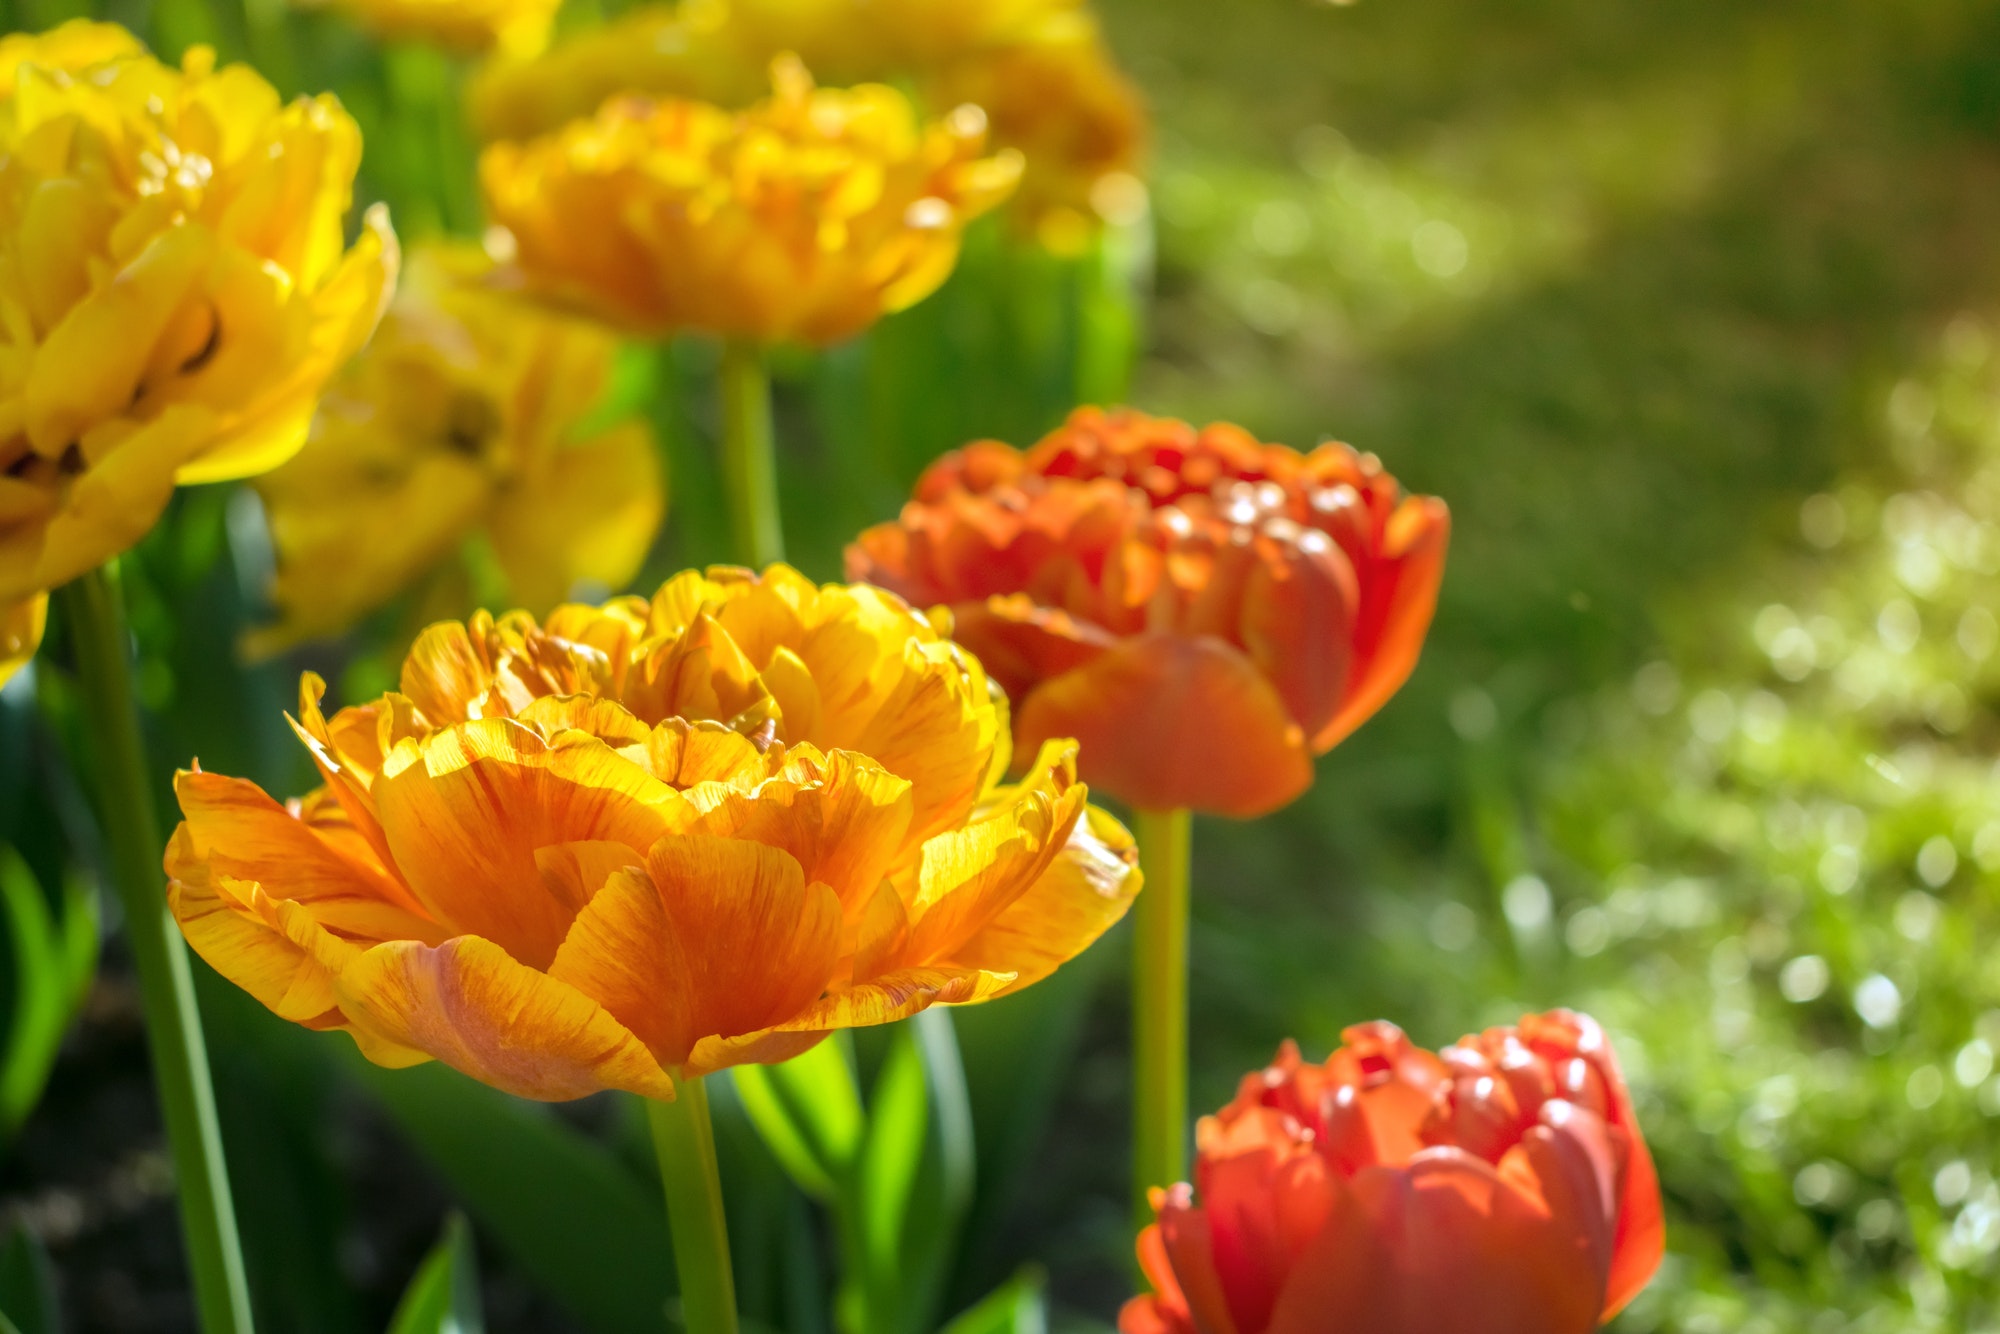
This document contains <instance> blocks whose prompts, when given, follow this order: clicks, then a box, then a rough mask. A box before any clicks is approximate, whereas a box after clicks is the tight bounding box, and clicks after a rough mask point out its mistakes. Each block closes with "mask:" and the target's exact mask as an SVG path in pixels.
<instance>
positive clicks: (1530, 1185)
mask: <svg viewBox="0 0 2000 1334" xmlns="http://www.w3.org/2000/svg"><path fill="white" fill-rule="evenodd" d="M1344 1041H1345V1043H1346V1045H1345V1046H1343V1047H1341V1048H1340V1050H1338V1051H1336V1052H1334V1053H1333V1055H1332V1056H1330V1057H1328V1058H1327V1061H1326V1064H1325V1065H1321V1066H1315V1065H1308V1064H1306V1063H1304V1062H1302V1061H1301V1060H1300V1059H1299V1053H1298V1049H1297V1048H1296V1047H1294V1046H1292V1045H1291V1044H1290V1043H1287V1044H1285V1047H1284V1048H1283V1049H1282V1050H1281V1051H1280V1052H1279V1055H1278V1060H1277V1063H1276V1064H1274V1065H1273V1066H1272V1067H1271V1068H1270V1069H1268V1070H1265V1071H1262V1072H1260V1073H1258V1074H1254V1075H1250V1076H1248V1077H1247V1078H1245V1079H1244V1081H1243V1087H1242V1089H1241V1091H1240V1092H1238V1094H1237V1096H1236V1100H1235V1101H1234V1102H1232V1103H1230V1105H1229V1106H1227V1107H1225V1108H1224V1109H1223V1110H1222V1111H1221V1112H1220V1113H1218V1114H1217V1115H1215V1116H1213V1117H1205V1118H1203V1120H1202V1123H1201V1125H1200V1127H1199V1129H1198V1131H1197V1146H1198V1150H1197V1151H1198V1163H1197V1166H1196V1169H1195V1188H1194V1189H1193V1190H1192V1191H1190V1190H1189V1188H1188V1187H1187V1186H1185V1185H1181V1186H1176V1187H1174V1188H1173V1189H1172V1190H1166V1191H1161V1190H1156V1191H1154V1193H1153V1194H1154V1204H1155V1208H1156V1209H1157V1210H1158V1212H1159V1222H1158V1223H1157V1224H1156V1225H1154V1226H1152V1227H1149V1228H1147V1229H1146V1231H1145V1233H1144V1234H1143V1235H1142V1236H1141V1237H1140V1239H1139V1258H1140V1263H1141V1265H1142V1266H1143V1268H1144V1269H1145V1272H1146V1275H1147V1277H1148V1279H1150V1280H1151V1283H1152V1286H1153V1295H1151V1296H1146V1297H1139V1298H1135V1299H1134V1300H1132V1301H1131V1302H1129V1303H1127V1304H1126V1307H1125V1310H1124V1311H1123V1312H1122V1313H1121V1315H1120V1317H1119V1322H1118V1327H1119V1329H1120V1330H1121V1331H1122V1332H1123V1334H1195V1331H1197V1330H1201V1331H1208V1332H1209V1334H1266V1332H1267V1331H1268V1334H1334V1331H1342V1334H1344V1332H1345V1331H1347V1330H1359V1329H1365V1330H1367V1331H1369V1334H1435V1332H1436V1331H1439V1330H1451V1331H1453V1332H1454V1334H1589V1331H1591V1330H1594V1329H1596V1328H1597V1327H1598V1326H1599V1325H1600V1324H1602V1323H1603V1322H1604V1321H1606V1320H1609V1319H1610V1318H1611V1317H1612V1316H1613V1315H1614V1314H1616V1313H1617V1312H1618V1311H1619V1310H1620V1309H1621V1308H1622V1307H1623V1306H1624V1305H1625V1304H1626V1303H1627V1302H1629V1301H1630V1300H1631V1299H1632V1298H1633V1296H1635V1295H1636V1294H1637V1293H1638V1291H1639V1290H1640V1289H1641V1288H1643V1287H1644V1286H1645V1285H1646V1281H1647V1280H1648V1279H1649V1278H1651V1277H1652V1274H1653V1270H1654V1269H1655V1268H1657V1267H1658V1265H1659V1262H1660V1256H1661V1253H1662V1249H1663V1239H1664V1230H1663V1226H1662V1223H1661V1214H1660V1188H1659V1181H1658V1179H1657V1177H1656V1176H1655V1175H1654V1171H1653V1160H1652V1156H1651V1155H1650V1154H1649V1153H1648V1152H1647V1150H1646V1141H1645V1139H1644V1138H1643V1137H1642V1136H1641V1135H1640V1133H1639V1125H1638V1122H1637V1120H1636V1119H1635V1118H1634V1116H1633V1112H1632V1101H1631V1097H1630V1095H1629V1094H1628V1093H1627V1091H1626V1088H1625V1081H1624V1078H1623V1076H1622V1075H1620V1073H1619V1070H1618V1062H1617V1059H1616V1057H1614V1056H1613V1055H1612V1051H1611V1045H1610V1043H1609V1042H1608V1041H1607V1040H1606V1039H1605V1036H1604V1033H1603V1031H1602V1030H1601V1029H1599V1028H1598V1026H1597V1025H1596V1023H1595V1022H1593V1021H1592V1020H1590V1019H1589V1018H1587V1017H1585V1016H1583V1015H1579V1014H1572V1013H1570V1012H1569V1011H1567V1010H1556V1011H1552V1012H1550V1013H1548V1014H1541V1015H1529V1016H1527V1017H1525V1018H1524V1019H1522V1020H1521V1022H1520V1023H1519V1024H1518V1025H1515V1026H1512V1027H1508V1028H1494V1029H1488V1030H1487V1031H1486V1032H1485V1033H1482V1034H1480V1035H1478V1036H1477V1037H1469V1038H1466V1039H1465V1040H1464V1041H1463V1042H1461V1043H1459V1045H1457V1046H1455V1047H1447V1048H1446V1049H1445V1050H1444V1051H1442V1052H1440V1053H1438V1054H1437V1055H1436V1056H1433V1055H1431V1054H1430V1053H1429V1052H1426V1051H1420V1050H1418V1049H1417V1048H1415V1047H1413V1046H1411V1045H1410V1042H1409V1039H1408V1038H1406V1037H1404V1036H1403V1034H1402V1032H1401V1030H1399V1029H1397V1028H1396V1027H1395V1026H1394V1025H1393V1024H1387V1023H1373V1024H1364V1025H1361V1026H1360V1027H1357V1028H1351V1029H1349V1030H1348V1031H1347V1032H1346V1034H1345V1035H1344ZM1197 1196H1198V1197H1199V1199H1200V1203H1199V1204H1197V1203H1195V1199H1196V1197H1197Z"/></svg>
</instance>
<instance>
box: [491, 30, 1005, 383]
mask: <svg viewBox="0 0 2000 1334" xmlns="http://www.w3.org/2000/svg"><path fill="white" fill-rule="evenodd" d="M771 73H772V80H773V83H774V85H775V88H774V93H773V95H772V97H771V98H770V100H768V101H766V102H762V103H759V104H758V105H757V106H755V107H752V108H751V109H750V110H748V111H746V112H742V113H740V114H738V113H732V112H728V111H724V110H722V109H721V108H719V107H714V106H710V105H708V104H706V103H700V102H680V101H663V102H654V101H650V100H648V99H645V98H640V97H626V98H619V99H616V100H613V101H611V102H609V103H607V104H606V105H605V106H604V108H603V109H602V110H601V111H599V112H598V114H597V116H596V117H595V118H594V119H592V120H589V121H582V122H578V123H575V124H572V125H570V126H568V127H566V128H564V129H563V130H561V131H559V132H558V133H556V134H553V135H550V136H547V137H545V138H542V139H538V140H534V141H532V142H529V143H527V144H511V143H501V144H495V145H492V146H490V147H489V148H488V149H487V150H486V152H485V154H484V156H483V157H482V159H481V162H480V178H481V181H482V183H483V185H484V188H485V192H486V199H487V205H488V207H489V209H490V210H491V212H492V214H493V218H494V221H495V222H496V223H497V224H499V225H500V226H501V227H504V228H505V229H506V230H507V232H508V234H509V236H510V237H511V246H512V250H513V253H512V255H511V256H510V259H511V260H512V261H513V263H514V264H515V266H516V267H517V270H518V272H519V274H520V276H521V280H522V282H523V283H524V285H525V286H526V287H527V289H528V290H530V291H532V292H534V293H536V294H538V295H541V296H544V297H547V298H548V299H550V300H552V301H554V302H557V303H559V304H562V305H565V306H568V307H571V308H574V309H578V310H582V311H587V312H590V313H592V314H594V315H597V316H598V317H600V318H603V319H605V320H607V321H608V322H610V323H612V324H615V325H617V326H619V327H621V328H625V329H630V330H634V331H637V332H642V333H650V334H655V335H657V334H663V333H667V332H670V331H674V330H678V329H699V330H704V331H707V332H712V333H718V334H724V335H730V336H739V337H747V338H751V339H755V340H758V341H762V342H774V341H781V340H801V341H805V342H809V343H827V342H833V341H835V340H838V339H841V338H844V337H847V336H849V335H851V334H854V333H857V332H859V331H860V330H862V329H864V328H866V327H867V326H868V325H870V324H872V323H873V322H874V321H875V320H876V319H878V318H879V317H880V316H881V315H883V314H885V313H887V312H889V311H894V310H901V309H902V308H904V307H906V306H909V305H911V304H913V303H915V302H917V301H920V300H922V299H923V298H924V297H926V296H928V295H929V294H930V293H931V292H933V291H935V290H936V289H937V286H938V284H940V283H942V282H943V281H944V280H945V278H946V277H947V276H948V275H949V274H950V272H951V267H952V264H953V262H954V261H955V260H956V258H957V255H958V246H959V236H960V234H961V232H962V231H963V230H964V227H965V224H966V223H967V222H968V221H969V220H970V219H972V218H975V217H977V216H978V215H979V214H981V213H984V212H985V211H987V210H988V209H990V208H992V207H993V206H994V205H995V204H996V203H998V202H999V201H1001V200H1002V199H1004V198H1006V197H1007V195H1008V193H1009V192H1010V191H1012V190H1013V188H1014V185H1015V183H1016V181H1017V180H1018V179H1019V177H1020V171H1021V163H1020V155H1019V154H1018V153H1014V152H1012V151H1002V152H1001V153H999V154H998V155H996V156H992V157H984V156H981V154H982V153H983V152H984V150H985V143H986V118H985V116H984V114H983V113H981V112H980V111H979V110H978V109H977V108H976V107H964V108H961V109H959V110H958V111H955V112H953V113H952V114H951V115H950V116H948V117H946V118H945V119H943V120H940V121H933V122H930V123H928V124H924V123H920V122H919V120H918V119H917V116H916V113H915V111H914V110H913V109H912V108H911V106H910V104H909V101H908V99H906V98H905V97H904V96H903V95H902V94H901V93H898V92H897V91H895V90H894V89H893V88H888V87H885V86H882V85H879V84H877V85H864V86H862V87H857V88H851V89H822V88H815V87H814V86H813V82H812V77H811V75H809V74H808V73H807V72H806V71H805V68H804V67H803V66H802V65H800V64H799V63H798V61H796V60H792V59H780V60H778V61H776V62H774V63H773V65H772V70H771Z"/></svg>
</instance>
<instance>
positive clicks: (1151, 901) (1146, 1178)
mask: <svg viewBox="0 0 2000 1334" xmlns="http://www.w3.org/2000/svg"><path fill="white" fill-rule="evenodd" d="M1133 825H1134V827H1135V829H1136V830H1137V833H1138V836H1139V865H1140V866H1141V867H1142V868H1143V869H1144V870H1145V873H1146V888H1145V889H1144V890H1143V891H1141V892H1140V894H1139V901H1138V902H1137V903H1136V904H1135V905H1133V910H1132V915H1133V917H1134V919H1135V925H1136V929H1135V931H1134V933H1133V937H1132V944H1133V949H1134V951H1135V953H1134V957H1133V960H1132V1121H1133V1126H1132V1191H1133V1209H1134V1211H1135V1215H1136V1217H1137V1219H1138V1221H1139V1222H1140V1224H1141V1225H1144V1224H1146V1223H1149V1222H1151V1221H1152V1218H1153V1210H1152V1206H1151V1205H1150V1204H1148V1203H1147V1201H1146V1192H1147V1190H1149V1189H1150V1188H1152V1187H1154V1186H1170V1185H1173V1184H1174V1183H1175V1182H1178V1181H1185V1180H1187V1119H1188V1116H1187V1112H1188V1092H1187V1070H1188V902H1189V900H1188V855H1189V851H1190V848H1191V847H1192V844H1193V822H1192V820H1191V819H1190V817H1189V814H1188V812H1187V811H1186V810H1185V809H1181V810H1171V811H1135V812H1134V813H1133Z"/></svg>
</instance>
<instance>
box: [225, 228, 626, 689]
mask: <svg viewBox="0 0 2000 1334" xmlns="http://www.w3.org/2000/svg"><path fill="white" fill-rule="evenodd" d="M486 269H487V265H486V262H485V261H484V260H483V258H482V257H481V256H480V254H479V252H478V251H476V250H472V249H469V248H459V247H456V246H428V247H424V248H420V249H418V250H416V251H415V252H413V254H412V255H411V257H410V262H409V263H408V265H406V266H405V269H404V273H403V281H402V284H401V286H400V288H399V290H398V291H397V294H396V300H395V302H394V303H393V304H392V305H391V306H390V308H389V313H388V315H387V316H386V317H385V318H384V320H383V322H382V327H381V329H380V330H379V331H377V333H376V335H375V338H374V340H373V341H372V342H371V343H370V344H369V345H368V347H367V349H366V350H364V351H363V352H362V353H361V355H360V356H358V357H356V358H355V359H354V361H353V362H352V363H350V364H349V366H348V368H347V370H346V371H345V372H344V373H343V374H342V375H341V376H340V377H339V378H338V379H337V380H335V381H334V384H333V386H332V387H331V388H330V389H329V391H328V393H327V396H326V398H325V399H324V400H323V401H322V402H321V404H320V410H319V416H318V417H317V418H316V419H315V421H314V423H313V433H312V437H311V439H310V440H309V441H308V442H307V444H306V447H305V449H304V450H302V451H301V452H300V453H299V455H298V457H297V458H295V459H293V460H292V461H291V462H290V463H287V464H286V465H285V466H284V467H282V468H279V469H278V470H277V471H275V472H272V473H268V474H266V475H265V476H264V477H262V478H260V479H259V481H258V486H257V489H258V491H259V493H260V494H261V495H262V496H263V499H264V507H265V512H266V514H267V516H268V518H269V521H270V528H271V538H272V543H273V545H274V546H275V548H276V551H277V558H278V577H277V584H276V587H275V589H274V590H273V600H274V601H275V603H276V604H277V607H278V611H279V615H280V618H281V619H280V621H279V623H278V624H277V625H276V626H274V627H272V628H271V629H270V630H268V631H265V632H263V633H260V634H259V635H257V636H256V637H255V639H254V641H253V645H254V646H255V647H256V648H258V649H259V650H260V651H265V650H269V649H272V648H276V647H279V646H282V645H284V644H287V643H290V642H293V641H295V640H299V639H305V638H311V637H316V636H328V635H334V634H338V633H339V632H341V631H342V630H345V629H346V628H347V627H348V626H350V625H352V624H353V623H354V622H355V621H357V620H359V619H360V618H361V617H362V616H364V615H365V614H367V613H368V612H370V611H372V610H373V609H375V608H376V607H379V606H380V605H382V604H383V603H385V602H387V601H388V600H389V599H390V598H392V597H394V596H395V595H396V594H397V593H398V592H400V591H401V590H403V589H405V588H408V587H410V586H411V585H412V584H414V583H417V582H418V581H419V580H420V579H424V578H426V577H429V576H433V575H437V574H439V572H440V570H441V567H442V568H443V569H444V571H445V575H444V577H445V578H447V579H449V578H450V575H451V574H452V573H459V574H460V575H461V577H460V578H459V579H458V581H457V582H456V584H455V585H454V586H455V587H456V588H457V589H458V593H459V595H458V596H456V597H450V598H448V599H446V600H448V601H449V602H451V603H452V604H454V609H456V608H459V607H463V606H465V605H467V603H468V602H470V600H471V599H470V598H469V597H467V596H465V588H464V580H463V578H462V570H459V569H458V568H457V567H455V566H454V565H453V558H454V557H455V556H456V555H457V554H458V553H459V551H460V549H461V547H462V546H463V544H464V543H465V541H466V540H467V539H468V538H469V537H471V536H473V535H474V534H478V535H480V536H482V537H484V538H485V540H486V542H487V545H488V547H489V548H490V550H491V552H492V555H493V557H494V559H495V560H496V562H497V564H498V566H499V570H500V574H501V575H502V576H503V577H504V579H505V583H506V590H507V593H508V598H509V601H511V602H513V603H514V604H515V605H518V606H522V607H525V608H527V609H528V610H529V611H531V612H534V613H535V614H537V615H539V614H541V613H544V612H547V611H549V610H550V609H551V608H553V607H554V606H555V605H556V604H557V603H559V602H561V601H562V600H563V599H564V598H565V597H567V596H569V595H570V591H571V589H573V588H575V587H576V586H577V585H579V584H585V585H589V584H595V585H597V586H599V587H600V588H618V587H621V586H623V585H624V584H625V583H626V581H627V580H629V579H631V577H632V576H633V575H634V574H636V573H637V572H638V569H639V564H640V562H641V561H643V560H644V559H645V556H646V551H647V548H648V547H649V546H650V545H651V543H652V540H653V535H654V532H655V531H656V530H657V528H658V527H659V522H660V512H661V510H662V508H663V506H664V504H665V497H664V488H663V487H662V484H661V479H660V468H659V463H658V460H657V457H656V455H655V453H654V449H653V444H652V440H651V438H650V435H649V433H648V432H647V430H646V428H645V427H644V425H642V424H641V423H638V422H634V421H626V422H622V423H619V424H617V425H613V426H610V427H607V428H604V429H601V430H598V431H595V432H593V433H591V434H589V435H583V436H580V435H579V434H578V426H579V422H580V421H581V420H582V419H583V418H584V416H585V415H586V414H587V413H588V412H589V411H590V410H591V409H592V408H593V407H595V406H596V404H597V401H598V399H599V398H600V397H601V395H602V394H603V392H604V390H605V387H606V385H607V384H608V382H609V379H610V374H611V363H612V359H613V357H614V355H615V353H616V351H617V343H616V340H615V339H613V338H612V336H611V335H610V334H608V333H606V332H605V331H604V330H602V329H601V328H599V327H597V326H596V325H593V324H588V323H586V322H584V321H580V320H574V319H570V318H567V317H564V316H560V315H553V314H550V313H548V312H546V311H544V310H542V309H541V308H539V307H537V306H535V305H532V304H530V303H527V302H524V301H521V300H519V299H518V298H513V297H509V296H506V295H504V294H500V293H496V292H493V291H492V290H490V288H488V287H487V286H486V285H485V284H484V282H483V279H484V277H485V275H486Z"/></svg>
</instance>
